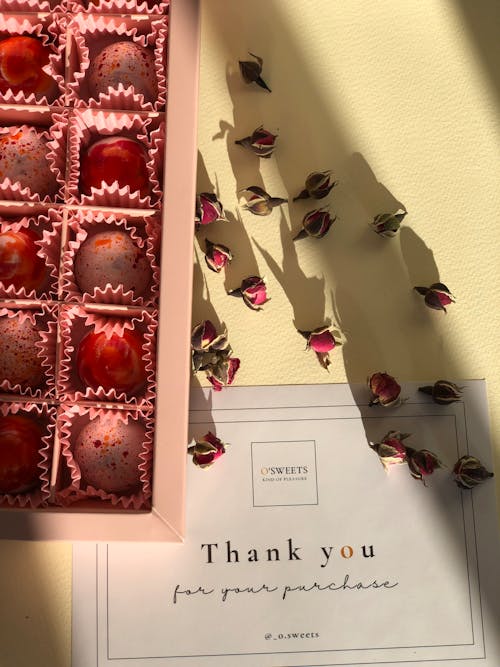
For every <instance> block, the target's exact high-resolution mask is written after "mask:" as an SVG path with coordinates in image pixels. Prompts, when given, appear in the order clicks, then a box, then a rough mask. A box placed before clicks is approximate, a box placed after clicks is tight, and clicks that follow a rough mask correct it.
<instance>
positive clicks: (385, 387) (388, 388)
mask: <svg viewBox="0 0 500 667" xmlns="http://www.w3.org/2000/svg"><path fill="white" fill-rule="evenodd" d="M368 386H369V388H370V391H371V392H372V395H373V398H372V399H371V401H370V403H369V405H370V406H372V405H377V404H378V405H382V406H383V407H384V408H395V407H397V406H398V405H400V404H401V396H400V395H401V387H400V386H399V384H398V383H397V382H396V380H395V379H394V378H393V377H392V375H389V374H388V373H374V374H373V375H371V376H370V377H369V378H368Z"/></svg>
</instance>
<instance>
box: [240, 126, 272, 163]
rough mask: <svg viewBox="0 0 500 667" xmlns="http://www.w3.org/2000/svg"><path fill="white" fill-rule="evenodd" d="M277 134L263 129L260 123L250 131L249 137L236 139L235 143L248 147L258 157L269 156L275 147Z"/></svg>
mask: <svg viewBox="0 0 500 667" xmlns="http://www.w3.org/2000/svg"><path fill="white" fill-rule="evenodd" d="M277 137H278V135H277V134H272V133H271V132H268V130H265V129H264V128H263V126H262V125H261V126H260V127H258V128H257V129H256V130H254V131H253V132H252V134H251V135H250V136H249V137H244V138H243V139H238V140H237V141H235V142H234V143H235V144H238V145H239V146H243V147H244V148H248V149H249V150H251V151H252V152H253V153H255V155H258V156H259V157H264V158H269V157H271V155H272V154H273V152H274V149H275V148H276V139H277Z"/></svg>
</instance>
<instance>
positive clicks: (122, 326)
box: [58, 304, 158, 408]
mask: <svg viewBox="0 0 500 667" xmlns="http://www.w3.org/2000/svg"><path fill="white" fill-rule="evenodd" d="M157 315H158V314H157V312H156V311H152V312H148V311H146V310H141V309H131V308H128V307H125V306H124V307H121V308H120V306H104V307H102V308H100V307H99V304H97V305H94V306H90V305H87V306H86V307H85V308H84V307H83V306H77V305H75V306H63V307H62V311H61V316H60V320H59V331H60V339H61V353H60V361H59V375H58V391H59V396H60V399H61V401H62V402H63V403H76V402H79V401H100V402H110V401H113V402H116V403H123V404H126V405H127V406H129V407H140V408H146V407H148V406H149V407H150V406H151V405H152V403H153V402H154V398H155V390H156V378H155V370H156V369H155V366H156V329H157V326H158V324H157ZM125 330H130V331H138V332H140V333H142V334H143V336H144V340H145V343H144V346H143V351H144V355H143V359H144V361H145V368H146V384H145V388H144V390H143V391H142V392H141V393H140V394H139V395H138V396H135V395H134V396H130V395H128V394H126V393H125V392H117V391H116V390H114V389H112V390H110V391H106V390H105V389H103V388H102V387H99V388H98V389H96V390H94V389H92V388H90V387H85V386H84V384H83V383H82V381H81V380H80V378H79V377H78V372H77V370H76V362H75V360H76V354H77V351H78V345H79V343H80V341H81V340H82V338H83V337H84V336H85V335H86V334H87V333H89V332H91V331H94V332H95V333H100V332H101V331H104V332H105V333H106V334H107V335H110V336H111V335H112V334H113V333H116V334H117V335H122V334H123V332H124V331H125Z"/></svg>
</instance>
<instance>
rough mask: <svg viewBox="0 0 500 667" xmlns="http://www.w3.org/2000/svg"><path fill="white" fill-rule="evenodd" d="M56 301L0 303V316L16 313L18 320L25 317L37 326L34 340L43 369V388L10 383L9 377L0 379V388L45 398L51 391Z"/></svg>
mask: <svg viewBox="0 0 500 667" xmlns="http://www.w3.org/2000/svg"><path fill="white" fill-rule="evenodd" d="M57 312H58V306H57V304H51V303H43V302H30V301H25V302H22V303H21V302H19V303H16V302H9V303H4V304H3V305H2V306H0V317H3V316H7V317H15V316H17V315H19V317H20V319H21V322H22V321H24V320H25V319H26V318H27V319H29V320H30V321H31V322H32V324H33V325H34V326H36V327H38V333H39V336H40V340H39V341H38V342H37V343H35V345H36V347H37V349H38V356H39V357H40V359H41V362H42V368H43V370H44V372H45V387H37V388H34V389H33V388H31V387H26V388H25V389H23V387H22V386H21V385H19V384H15V385H12V384H11V383H10V382H9V380H2V381H0V391H3V392H8V393H9V394H18V395H19V396H28V397H30V398H32V399H49V398H51V397H52V395H53V394H54V391H55V376H56V353H57V340H56V338H57Z"/></svg>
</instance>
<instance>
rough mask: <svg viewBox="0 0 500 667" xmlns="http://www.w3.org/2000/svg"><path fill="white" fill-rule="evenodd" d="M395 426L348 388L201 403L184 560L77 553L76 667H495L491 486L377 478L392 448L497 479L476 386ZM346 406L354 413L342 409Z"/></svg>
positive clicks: (137, 548) (414, 408)
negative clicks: (201, 456) (207, 458)
mask: <svg viewBox="0 0 500 667" xmlns="http://www.w3.org/2000/svg"><path fill="white" fill-rule="evenodd" d="M403 393H404V394H405V395H406V396H407V397H408V401H407V402H406V403H405V404H404V405H402V406H401V407H399V408H397V409H384V408H380V407H372V408H370V407H368V406H367V394H366V389H365V388H361V387H358V388H355V389H354V390H353V389H351V388H349V387H348V386H347V385H327V386H325V385H320V386H303V387H297V386H289V387H255V388H250V387H248V388H245V387H240V388H238V387H235V388H231V390H229V391H224V392H221V394H220V395H217V394H213V393H210V392H203V391H199V392H194V395H193V399H192V412H191V426H190V429H191V435H193V436H201V435H203V434H204V433H206V432H207V431H208V430H211V431H212V432H214V433H216V434H217V436H218V437H219V438H221V439H222V440H223V441H224V442H226V443H230V446H229V447H228V448H227V453H226V454H225V455H224V456H223V457H222V458H221V459H220V460H219V461H217V462H216V464H215V465H214V466H213V467H212V468H210V469H208V470H201V469H199V468H197V467H195V466H193V465H191V464H189V466H188V494H187V532H186V541H185V544H183V545H172V544H170V545H165V544H163V545H162V544H141V543H138V544H119V543H114V544H109V545H99V546H97V547H96V546H95V545H75V549H74V593H73V596H74V603H73V610H74V619H73V627H74V667H92V666H93V665H96V666H98V667H104V666H107V667H111V666H114V667H153V666H155V667H195V666H196V667H215V666H217V667H235V666H237V667H240V666H241V667H314V666H320V665H362V664H376V665H394V664H408V665H416V664H418V663H425V664H426V665H433V666H436V667H437V666H441V667H444V666H445V665H446V666H447V667H449V666H450V664H451V665H453V664H456V665H467V666H469V665H470V666H474V665H487V666H489V667H498V665H500V639H499V634H500V633H499V628H500V585H499V582H500V578H499V577H498V571H499V566H500V547H499V540H498V522H497V519H496V509H495V508H496V505H495V485H494V482H493V481H491V480H489V481H487V482H486V483H485V484H483V485H482V486H481V487H478V488H476V489H474V491H472V492H469V491H462V490H460V489H459V488H458V487H457V486H456V485H455V484H454V482H453V481H452V478H451V474H450V470H449V469H447V470H437V471H436V472H435V473H434V474H433V475H432V477H431V478H430V479H429V481H428V483H427V486H424V484H422V483H421V482H419V481H417V480H415V479H413V478H411V476H410V475H409V472H408V468H407V466H406V465H400V466H394V467H393V468H392V469H391V471H390V473H389V474H387V473H386V472H385V471H384V469H383V468H382V466H381V464H380V462H379V460H378V457H377V455H376V454H375V453H374V452H373V451H371V450H370V448H369V446H368V444H367V443H368V441H377V440H380V439H381V438H382V437H383V436H384V435H385V434H386V433H387V432H388V431H389V430H398V431H401V432H405V433H411V434H412V435H411V436H410V438H408V440H406V441H405V442H406V443H407V444H408V445H410V446H412V447H414V448H417V449H423V448H426V449H429V450H431V451H433V452H435V453H436V454H438V455H439V456H440V458H441V460H442V461H443V462H444V463H445V464H446V465H448V467H449V468H450V467H452V466H453V463H454V462H455V461H456V460H457V459H458V458H459V457H460V456H462V455H463V454H466V453H470V454H473V455H475V456H477V457H478V458H480V459H481V460H482V462H483V463H484V464H485V465H486V466H487V467H489V468H490V469H491V452H490V449H489V443H488V416H487V408H486V396H485V390H484V383H482V382H479V381H474V382H468V383H467V384H466V387H465V389H464V393H463V396H464V400H463V401H461V402H459V403H454V404H452V405H448V406H440V405H436V404H434V403H433V402H432V401H431V400H430V399H429V397H427V396H426V395H423V394H422V393H419V392H418V391H417V385H413V384H411V385H406V386H405V387H404V391H403ZM353 394H354V395H353Z"/></svg>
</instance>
